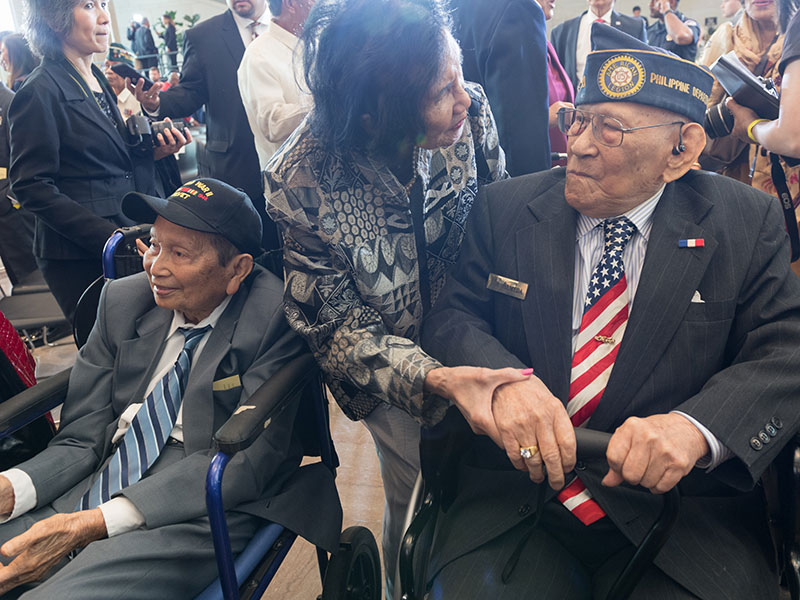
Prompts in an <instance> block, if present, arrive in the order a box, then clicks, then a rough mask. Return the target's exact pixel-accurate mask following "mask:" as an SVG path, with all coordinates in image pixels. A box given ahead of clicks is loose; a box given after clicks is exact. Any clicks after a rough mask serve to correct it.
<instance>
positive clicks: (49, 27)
mask: <svg viewBox="0 0 800 600" xmlns="http://www.w3.org/2000/svg"><path fill="white" fill-rule="evenodd" d="M81 1H82V0H25V37H26V38H27V39H28V43H29V44H30V45H31V49H32V50H33V51H34V52H35V53H36V54H38V55H39V56H47V57H54V56H58V55H59V54H61V39H62V38H63V37H64V36H65V35H67V34H68V33H69V32H70V31H71V30H72V26H73V25H74V24H75V19H74V17H73V15H72V11H73V9H74V8H75V7H76V6H77V5H78V4H80V2H81Z"/></svg>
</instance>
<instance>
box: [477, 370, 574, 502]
mask: <svg viewBox="0 0 800 600" xmlns="http://www.w3.org/2000/svg"><path fill="white" fill-rule="evenodd" d="M492 413H493V415H494V421H495V423H496V425H497V429H498V430H499V432H500V437H501V438H502V445H501V446H502V447H503V448H505V451H506V454H507V455H508V458H509V460H510V461H511V462H512V463H513V464H514V467H516V468H517V469H519V470H520V471H528V473H529V475H530V478H531V479H532V480H533V481H535V482H536V483H541V482H542V481H544V478H545V474H546V475H547V479H548V481H549V483H550V487H552V488H553V489H554V490H560V489H561V488H562V487H564V483H565V475H564V474H565V473H569V472H570V471H571V470H572V469H573V468H574V466H575V448H576V445H575V431H574V430H573V427H572V423H571V422H570V420H569V416H568V415H567V411H566V409H565V408H564V405H563V404H562V403H561V401H560V400H559V399H558V398H556V397H555V396H553V394H551V393H550V390H548V389H547V386H545V385H544V383H542V381H541V380H540V379H539V378H538V377H535V376H532V377H530V378H529V379H528V380H526V381H520V382H515V383H509V384H506V385H504V386H502V387H500V388H498V389H497V391H496V392H495V394H494V403H493V404H492ZM529 446H537V447H538V452H535V453H534V455H533V456H532V457H531V458H529V459H523V458H522V457H521V456H520V454H519V450H520V447H529Z"/></svg>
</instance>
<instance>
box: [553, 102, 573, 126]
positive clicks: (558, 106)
mask: <svg viewBox="0 0 800 600" xmlns="http://www.w3.org/2000/svg"><path fill="white" fill-rule="evenodd" d="M562 108H575V105H574V104H572V103H571V102H562V101H561V100H559V101H557V102H553V103H552V104H551V105H550V113H549V116H548V119H547V123H548V126H549V127H558V111H559V110H560V109H562Z"/></svg>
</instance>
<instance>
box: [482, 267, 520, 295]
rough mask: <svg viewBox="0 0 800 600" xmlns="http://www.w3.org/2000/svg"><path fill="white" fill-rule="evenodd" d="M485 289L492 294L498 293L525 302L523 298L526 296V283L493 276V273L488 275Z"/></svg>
mask: <svg viewBox="0 0 800 600" xmlns="http://www.w3.org/2000/svg"><path fill="white" fill-rule="evenodd" d="M486 287H487V288H488V289H490V290H492V291H493V292H499V293H501V294H505V295H506V296H511V297H512V298H516V299H517V300H525V296H526V295H527V294H528V284H527V283H524V282H522V281H517V280H515V279H510V278H508V277H503V276H501V275H495V274H494V273H491V274H490V275H489V279H488V281H487V282H486Z"/></svg>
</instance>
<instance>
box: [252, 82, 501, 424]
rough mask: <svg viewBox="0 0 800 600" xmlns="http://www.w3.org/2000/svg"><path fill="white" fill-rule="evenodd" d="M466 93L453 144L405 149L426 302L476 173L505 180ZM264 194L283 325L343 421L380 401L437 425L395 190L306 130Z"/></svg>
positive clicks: (388, 177)
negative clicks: (420, 202) (419, 212)
mask: <svg viewBox="0 0 800 600" xmlns="http://www.w3.org/2000/svg"><path fill="white" fill-rule="evenodd" d="M467 91H468V93H469V94H470V96H471V97H472V99H473V102H472V107H471V108H470V111H469V112H470V115H469V118H468V122H469V127H464V129H463V134H462V136H461V139H460V140H459V141H457V142H456V143H455V144H453V145H452V146H449V147H447V148H441V149H437V150H433V151H431V150H425V149H422V148H417V149H416V150H415V169H416V173H417V175H418V177H419V180H420V181H421V183H422V189H423V190H424V196H425V203H424V207H423V220H424V224H425V226H424V229H425V244H426V246H427V257H426V258H427V272H428V280H429V289H430V301H431V303H433V302H434V301H435V300H436V297H437V296H438V294H439V291H440V290H441V288H442V286H443V285H444V281H445V274H446V271H447V269H448V268H449V267H450V265H452V264H453V263H454V262H455V260H456V258H457V257H458V251H459V247H460V245H461V240H462V238H463V235H464V225H465V222H466V220H467V215H468V214H469V212H470V209H471V208H472V204H473V201H474V199H475V196H476V194H477V191H478V172H479V170H480V174H481V176H482V178H486V179H488V180H491V181H494V180H497V179H502V178H504V177H506V172H505V156H504V154H503V150H502V149H501V148H500V146H499V144H498V138H497V128H496V126H495V122H494V118H493V117H492V113H491V110H490V108H489V103H488V100H487V99H486V96H485V94H484V92H483V89H482V88H481V87H480V86H479V85H477V84H467ZM475 145H478V146H479V148H480V150H479V151H478V152H477V153H476V151H475ZM476 154H477V157H478V161H477V162H478V163H479V167H476ZM481 156H482V157H483V159H484V160H481ZM482 163H484V164H482ZM482 183H483V182H482ZM265 187H266V190H267V198H268V199H267V212H268V213H269V215H270V217H272V219H273V220H274V221H275V222H276V223H277V224H278V226H279V228H280V230H281V232H282V234H283V239H284V269H285V280H286V284H285V294H284V302H285V311H286V316H287V318H288V320H289V324H290V325H291V327H292V328H293V329H295V330H296V331H298V332H299V333H300V334H301V335H303V336H304V337H305V338H306V339H307V340H308V342H309V345H310V346H311V348H312V350H313V352H314V354H315V356H316V358H317V361H318V362H319V364H320V366H321V368H322V370H323V372H324V373H325V378H326V381H327V384H328V387H329V388H330V390H331V392H332V393H333V395H334V397H335V398H336V400H337V401H338V403H339V405H340V406H341V407H342V410H343V411H344V413H345V414H346V415H347V416H348V417H350V418H351V419H353V420H358V419H362V418H364V417H365V416H367V415H368V414H369V413H370V412H371V411H372V410H373V409H374V408H375V407H376V406H377V405H378V404H379V403H380V402H381V401H383V402H389V403H391V404H394V405H396V406H399V407H401V408H403V409H405V410H406V411H407V412H409V413H410V414H411V415H412V416H413V417H414V418H416V419H417V420H419V421H420V422H422V423H424V424H433V423H435V422H437V421H438V420H439V419H440V418H441V417H442V416H443V414H444V411H445V409H446V408H447V405H448V404H447V401H446V400H444V399H442V398H440V397H437V396H435V395H432V394H423V383H424V381H425V376H426V375H427V373H428V371H430V370H431V369H434V368H436V367H439V366H441V365H440V363H439V362H438V361H436V360H434V359H433V358H432V357H430V356H428V355H427V354H425V352H423V351H422V349H421V348H420V347H419V346H418V345H417V340H418V337H419V328H420V322H421V320H422V316H423V314H422V313H423V308H422V299H421V290H420V281H419V269H418V258H417V245H416V242H415V236H414V229H413V224H412V210H411V204H410V201H409V196H408V194H407V193H406V191H405V189H404V187H403V186H402V185H401V184H400V183H399V182H398V181H397V179H396V178H395V176H394V175H393V174H392V172H391V171H390V170H389V168H388V167H387V166H385V165H384V164H382V163H380V162H378V161H376V160H375V159H374V158H372V157H370V156H366V155H363V154H357V153H349V154H347V155H339V154H334V153H332V152H330V151H328V150H327V149H325V148H323V147H322V146H321V145H320V143H319V142H318V141H317V140H316V139H315V137H314V135H313V134H312V133H311V131H310V128H309V127H308V126H307V125H306V124H303V125H301V126H300V127H299V128H298V129H297V130H296V131H295V132H294V133H293V134H292V136H291V137H290V138H289V139H288V140H287V142H286V143H285V144H284V145H283V146H282V147H281V148H280V149H279V150H278V152H277V153H276V154H275V155H274V156H273V157H272V159H271V160H270V162H269V164H268V165H267V169H266V171H265Z"/></svg>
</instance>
